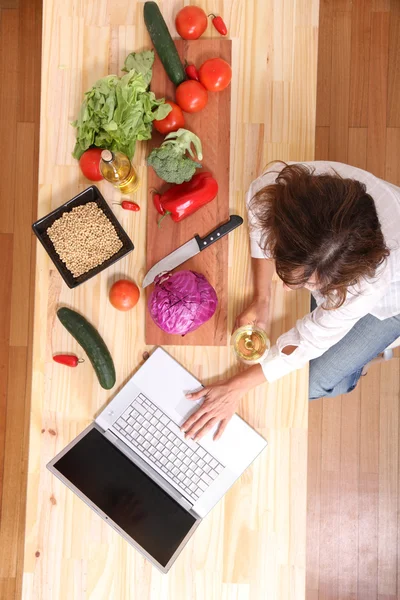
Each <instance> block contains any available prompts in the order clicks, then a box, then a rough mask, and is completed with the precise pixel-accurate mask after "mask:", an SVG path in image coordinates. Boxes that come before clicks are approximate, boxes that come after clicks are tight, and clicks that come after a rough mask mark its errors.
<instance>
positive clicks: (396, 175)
mask: <svg viewBox="0 0 400 600" xmlns="http://www.w3.org/2000/svg"><path fill="white" fill-rule="evenodd" d="M385 179H387V181H390V182H391V183H394V185H398V186H400V127H388V128H387V130H386V164H385Z"/></svg>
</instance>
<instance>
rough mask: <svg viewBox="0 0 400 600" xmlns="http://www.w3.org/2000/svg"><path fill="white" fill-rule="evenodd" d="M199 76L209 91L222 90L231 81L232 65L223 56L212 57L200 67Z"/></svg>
mask: <svg viewBox="0 0 400 600" xmlns="http://www.w3.org/2000/svg"><path fill="white" fill-rule="evenodd" d="M199 78H200V81H201V83H202V84H203V85H204V87H205V88H206V90H208V91H209V92H221V91H222V90H224V89H225V88H226V87H228V85H229V84H230V82H231V79H232V69H231V66H230V65H229V64H228V63H227V62H226V60H223V59H222V58H210V59H209V60H206V62H205V63H203V64H202V65H201V67H200V69H199Z"/></svg>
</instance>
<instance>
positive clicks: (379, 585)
mask: <svg viewBox="0 0 400 600" xmlns="http://www.w3.org/2000/svg"><path fill="white" fill-rule="evenodd" d="M40 25H41V2H40V0H19V2H18V0H0V73H1V82H2V85H1V92H0V148H1V156H2V158H3V161H4V160H5V157H7V171H6V173H4V170H2V175H1V177H0V282H1V285H0V599H1V600H3V599H4V600H12V599H13V598H20V592H19V590H20V578H19V575H20V573H21V564H22V555H21V552H22V548H23V535H24V514H25V502H24V497H25V472H26V457H27V435H26V431H27V421H28V413H29V387H27V385H26V384H27V380H28V381H30V377H28V378H27V373H29V372H30V368H31V367H30V364H31V357H30V348H31V325H30V321H31V311H32V302H31V295H32V273H33V269H32V265H33V261H34V244H32V243H31V240H32V237H31V234H30V224H31V222H32V221H33V220H34V217H35V206H36V189H37V147H38V120H39V89H40V85H39V84H40V82H39V77H40V33H41V28H40ZM399 38H400V2H399V1H398V0H392V2H390V0H330V1H326V0H322V1H321V13H320V41H319V56H320V61H319V73H318V97H317V137H316V157H317V158H320V159H326V158H328V159H331V160H338V161H342V162H349V163H351V164H355V165H357V166H360V167H362V168H367V169H368V170H370V171H372V172H373V173H375V174H376V175H378V176H380V177H383V178H386V179H388V180H390V181H393V182H394V183H397V184H398V185H400V110H399V106H400V41H399ZM399 375H400V368H399V361H396V360H394V361H392V362H391V363H390V364H388V365H385V366H383V367H375V368H374V369H373V370H371V371H370V373H369V374H368V376H367V377H365V378H363V380H362V382H361V385H360V386H359V388H358V389H357V390H356V391H355V392H353V393H352V394H351V395H350V396H347V397H343V398H338V399H334V400H323V401H322V400H321V401H316V402H313V403H312V404H311V405H310V434H309V486H308V490H309V492H308V577H307V590H308V591H307V600H315V599H317V598H321V599H322V598H323V599H328V598H329V599H331V598H332V599H333V598H338V599H351V600H353V599H356V598H359V599H362V600H368V599H375V598H379V600H394V599H395V598H398V597H399V595H400V588H399V587H398V583H397V580H398V560H399V558H398V557H399V553H398V539H399V536H398V530H399V526H400V522H399V521H398V510H399V506H398V495H399V494H398V487H399V442H398V438H399V387H400V384H399ZM38 600H39V599H38ZM55 600H56V599H55ZM277 600H280V599H277Z"/></svg>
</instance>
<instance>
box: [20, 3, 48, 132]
mask: <svg viewBox="0 0 400 600" xmlns="http://www.w3.org/2000/svg"><path fill="white" fill-rule="evenodd" d="M41 33H42V3H41V2H38V1H37V0H33V1H31V2H26V0H23V1H22V2H21V6H20V8H19V45H18V48H19V50H18V72H19V75H18V111H17V120H18V121H19V122H25V123H28V122H29V123H33V122H35V121H36V122H37V121H38V120H39V111H40V58H41V49H42V47H41V38H42V36H41Z"/></svg>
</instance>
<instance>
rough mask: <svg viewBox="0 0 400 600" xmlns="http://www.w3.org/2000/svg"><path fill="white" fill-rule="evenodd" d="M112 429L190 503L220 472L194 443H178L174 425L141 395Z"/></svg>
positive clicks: (211, 458) (220, 469)
mask: <svg viewBox="0 0 400 600" xmlns="http://www.w3.org/2000/svg"><path fill="white" fill-rule="evenodd" d="M113 428H115V429H116V430H117V431H118V433H119V434H120V436H121V437H123V438H125V439H126V440H128V441H129V442H130V443H131V444H132V445H133V446H134V447H135V448H137V449H138V450H139V451H140V452H141V453H143V454H144V455H145V456H146V457H147V459H148V460H149V462H150V463H153V464H155V465H157V467H158V468H159V469H161V471H163V472H164V473H166V474H167V475H168V476H169V478H170V479H172V481H174V482H175V484H176V485H177V486H178V487H179V488H180V489H181V490H182V491H184V492H185V494H186V495H188V496H190V498H192V499H193V500H194V501H196V500H197V499H198V498H199V497H200V496H201V494H203V493H204V492H205V491H206V489H207V488H208V486H209V485H210V484H211V483H212V482H213V481H214V479H215V478H216V477H217V476H218V475H219V474H220V473H221V472H222V471H223V469H224V466H223V465H221V463H220V462H219V461H218V460H217V459H216V458H214V457H213V456H211V454H209V453H208V452H207V451H206V450H204V448H202V447H201V446H199V445H198V444H197V443H196V442H193V441H192V442H190V446H189V445H188V444H187V443H185V442H184V441H182V438H181V437H179V436H178V435H176V434H177V433H179V435H180V436H182V434H181V433H180V430H179V427H178V426H177V425H176V423H174V422H173V421H171V419H170V418H169V417H168V416H167V415H166V414H165V413H163V412H162V411H161V410H160V409H159V408H158V406H156V405H155V404H153V403H152V402H151V401H150V400H149V399H148V398H146V396H144V394H140V395H139V396H138V397H137V398H136V399H135V400H134V402H133V403H132V404H131V405H130V406H129V407H128V408H127V410H126V411H125V412H124V413H123V414H122V415H121V416H120V417H119V418H118V419H117V421H116V422H115V423H114V425H113Z"/></svg>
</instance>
